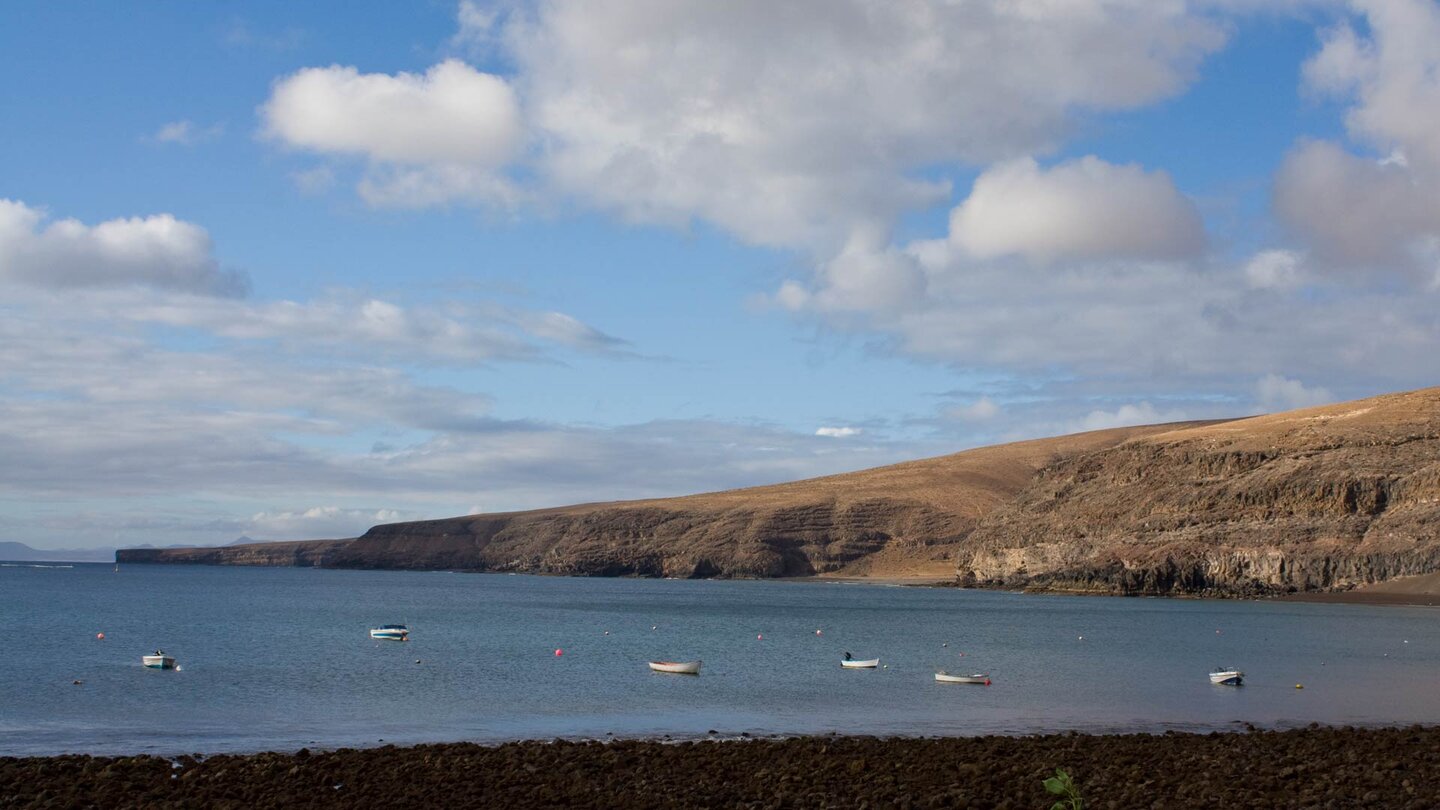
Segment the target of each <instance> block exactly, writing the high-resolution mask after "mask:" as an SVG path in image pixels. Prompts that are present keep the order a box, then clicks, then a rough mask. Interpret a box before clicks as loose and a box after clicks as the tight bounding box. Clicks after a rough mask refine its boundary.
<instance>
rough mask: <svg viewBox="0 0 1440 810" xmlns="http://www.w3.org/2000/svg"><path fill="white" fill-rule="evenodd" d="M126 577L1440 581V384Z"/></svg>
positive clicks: (1203, 587) (428, 528)
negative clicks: (420, 574) (286, 572)
mask: <svg viewBox="0 0 1440 810" xmlns="http://www.w3.org/2000/svg"><path fill="white" fill-rule="evenodd" d="M116 556H117V560H118V561H119V562H122V563H199V564H215V565H305V566H321V567H334V568H379V569H411V570H433V569H449V570H463V571H493V572H524V573H540V574H559V575H571V576H643V577H686V578H703V577H721V578H769V577H805V576H819V577H855V578H875V579H896V580H910V581H932V582H947V583H954V584H957V585H961V586H967V587H992V588H1008V589H1030V590H1051V591H1065V592H1085V593H1103V594H1127V595H1208V596H1261V595H1275V594H1284V593H1295V592H1317V591H1336V590H1347V589H1350V588H1354V587H1357V586H1364V585H1369V584H1372V583H1378V582H1385V581H1389V580H1393V579H1395V578H1398V577H1408V576H1418V575H1425V574H1432V573H1435V572H1440V388H1429V389H1423V390H1419V391H1411V392H1406V393H1398V394H1388V395H1385V396H1379V397H1374V398H1371V399H1365V400H1359V401H1355V402H1347V403H1342V404H1338V405H1326V406H1322V407H1318V408H1307V409H1303V410H1297V411H1289V412H1285V413H1280V414H1272V415H1268V416H1257V417H1251V418H1246V419H1235V420H1222V421H1211V422H1190V423H1178V424H1167V425H1150V426H1145V427H1132V428H1118V429H1113V430H1103V431H1094V432H1089V433H1080V434H1075V435H1070V436H1062V437H1057V438H1050V439H1039V440H1034V441H1025V442H1016V443H1012V444H1004V445H997V446H994V447H984V448H979V449H975V450H967V451H965V452H961V453H955V454H953V455H948V456H941V457H937V458H930V459H924V460H920V461H912V462H906V463H902V464H896V465H892V466H888V467H878V468H875V469H870V470H862V471H859V472H853V473H846V474H842V475H834V476H828V477H824V478H816V479H811V480H806V481H797V482H792V483H787V484H778V485H774V486H765V487H753V488H748V489H737V490H729V491H725V492H716V493H707V494H701V495H690V496H685V497H677V498H662V499H653V500H643V501H623V502H613V503H594V504H582V505H576V506H566V507H558V508H552V509H539V510H533V511H528V512H512V513H503V514H489V515H472V516H467V517H456V518H447V519H442V520H426V521H415V522H409V523H393V524H385V525H380V526H375V527H374V528H372V529H370V530H369V531H367V532H366V533H365V534H364V535H362V536H360V537H358V538H353V539H338V540H312V541H295V542H283V543H252V544H240V545H231V546H224V547H217V548H180V549H124V550H121V551H119V552H117V555H116Z"/></svg>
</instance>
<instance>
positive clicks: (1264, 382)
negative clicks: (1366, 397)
mask: <svg viewBox="0 0 1440 810" xmlns="http://www.w3.org/2000/svg"><path fill="white" fill-rule="evenodd" d="M1255 398H1256V401H1257V402H1258V403H1259V404H1260V407H1261V408H1263V409H1264V410H1265V411H1266V412H1269V413H1274V412H1276V411H1292V410H1295V409H1296V408H1309V407H1312V406H1314V405H1326V404H1329V403H1331V402H1334V401H1335V400H1336V397H1335V395H1333V394H1331V393H1330V392H1329V391H1327V390H1325V389H1324V388H1307V387H1306V386H1305V385H1304V384H1303V383H1301V382H1300V381H1299V380H1291V379H1288V378H1285V377H1282V376H1280V375H1279V374H1266V375H1265V376H1264V377H1261V378H1260V380H1259V381H1258V382H1256V383H1255Z"/></svg>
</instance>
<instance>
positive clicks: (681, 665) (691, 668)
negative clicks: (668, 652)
mask: <svg viewBox="0 0 1440 810" xmlns="http://www.w3.org/2000/svg"><path fill="white" fill-rule="evenodd" d="M701 663H703V662H701V661H683V662H682V661H651V662H650V668H651V669H653V670H654V671H656V672H669V673H671V674H673V675H699V674H700V664H701Z"/></svg>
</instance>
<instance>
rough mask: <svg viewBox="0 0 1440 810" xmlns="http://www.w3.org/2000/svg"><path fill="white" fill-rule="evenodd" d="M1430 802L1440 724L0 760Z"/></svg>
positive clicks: (256, 792) (689, 797)
mask: <svg viewBox="0 0 1440 810" xmlns="http://www.w3.org/2000/svg"><path fill="white" fill-rule="evenodd" d="M1056 768H1064V769H1066V770H1067V771H1068V772H1069V773H1070V775H1071V776H1072V777H1073V778H1074V780H1075V782H1076V784H1077V785H1078V786H1079V789H1080V792H1081V795H1082V796H1083V797H1084V799H1085V806H1086V807H1094V808H1135V807H1165V808H1170V807H1233V808H1287V807H1359V806H1369V807H1387V808H1392V807H1393V808H1432V807H1436V806H1440V730H1436V729H1432V728H1418V727H1417V728H1409V729H1369V730H1365V729H1326V728H1314V729H1306V730H1300V731H1286V732H1259V733H1249V734H1245V733H1234V734H1203V735H1202V734H1174V733H1169V734H1164V735H1147V734H1129V735H1117V736H1086V735H1076V734H1057V735H1048V736H1042V737H1020V738H1015V737H971V738H949V739H923V740H921V739H876V738H871V737H825V738H801V739H789V740H762V741H747V742H691V743H679V744H671V743H660V742H636V741H617V742H611V743H568V742H554V743H546V742H525V743H511V744H508V745H501V746H495V747H485V746H479V745H472V744H466V743H456V744H447V745H425V746H419V747H416V748H396V747H393V746H385V747H383V748H373V749H367V750H354V749H341V750H339V751H329V752H321V753H314V752H301V753H300V754H295V755H288V754H273V753H267V754H252V755H248V756H234V755H222V756H213V757H208V758H205V759H203V760H197V759H194V758H190V757H183V758H181V759H180V760H177V761H175V762H173V763H172V762H171V761H169V760H166V759H163V758H159V757H150V756H139V757H118V758H100V757H88V756H63V757H52V758H36V759H16V758H0V807H7V808H40V807H106V808H112V807H113V808H130V807H137V808H138V807H145V808H171V807H174V808H181V807H246V808H250V807H257V808H271V807H315V808H320V807H337V808H340V807H344V808H351V807H358V808H370V807H375V808H388V807H506V808H532V807H536V808H538V807H599V808H611V807H613V808H623V807H665V808H669V807H675V808H682V807H818V808H824V807H877V808H878V807H897V808H905V807H909V808H930V807H945V808H1000V807H1012V808H1036V807H1049V806H1050V804H1051V802H1052V801H1053V799H1054V797H1052V796H1048V795H1047V794H1046V793H1045V790H1044V787H1043V780H1044V779H1045V778H1046V777H1048V776H1051V775H1053V774H1054V772H1055V769H1056Z"/></svg>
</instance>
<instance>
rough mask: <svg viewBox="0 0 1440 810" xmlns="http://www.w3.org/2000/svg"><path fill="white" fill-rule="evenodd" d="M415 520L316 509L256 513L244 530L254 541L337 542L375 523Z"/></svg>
mask: <svg viewBox="0 0 1440 810" xmlns="http://www.w3.org/2000/svg"><path fill="white" fill-rule="evenodd" d="M411 517H414V515H412V514H411V513H407V512H404V511H401V510H397V509H354V508H342V507H339V506H315V507H311V508H309V509H303V510H295V511H269V512H257V513H255V514H254V515H252V516H251V517H250V520H249V525H248V526H246V527H245V529H244V533H245V535H246V536H248V537H251V538H253V539H255V540H304V539H309V538H326V539H340V538H346V537H357V536H359V535H360V534H362V533H364V532H365V530H366V529H369V528H370V527H371V526H374V525H376V524H378V523H395V522H396V521H400V520H405V519H407V518H411Z"/></svg>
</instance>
